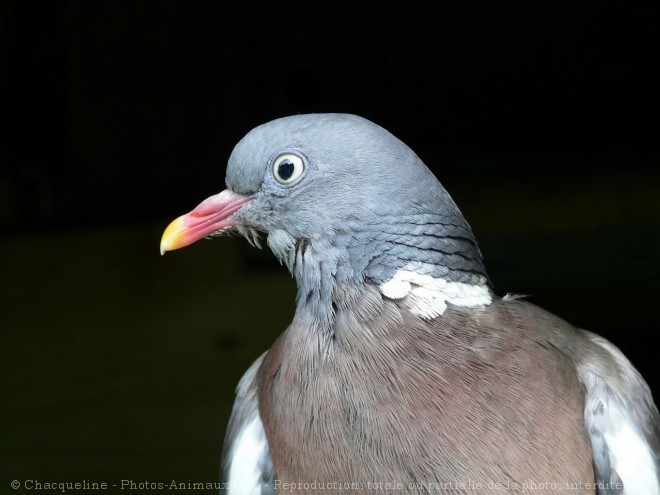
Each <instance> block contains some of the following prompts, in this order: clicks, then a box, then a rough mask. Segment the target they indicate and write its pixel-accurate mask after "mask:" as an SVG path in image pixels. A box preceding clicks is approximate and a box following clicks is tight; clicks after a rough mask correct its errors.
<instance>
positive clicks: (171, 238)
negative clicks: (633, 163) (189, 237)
mask: <svg viewBox="0 0 660 495" xmlns="http://www.w3.org/2000/svg"><path fill="white" fill-rule="evenodd" d="M185 216H186V215H182V216H180V217H179V218H177V219H176V220H174V221H173V222H172V223H170V224H169V225H168V226H167V228H166V229H165V232H163V237H161V239H160V254H161V256H162V255H163V254H165V253H166V252H167V251H174V250H175V249H179V248H181V247H183V246H185V245H186V242H185V238H184V231H185V228H184V225H183V221H184V219H185Z"/></svg>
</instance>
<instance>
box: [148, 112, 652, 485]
mask: <svg viewBox="0 0 660 495" xmlns="http://www.w3.org/2000/svg"><path fill="white" fill-rule="evenodd" d="M228 233H237V234H240V235H242V236H244V237H245V238H246V239H247V240H248V241H249V242H250V243H252V244H255V245H257V246H259V245H260V244H259V243H260V240H261V239H262V238H263V236H265V237H266V243H267V245H268V247H269V248H270V249H271V251H272V252H273V253H274V255H275V256H276V257H277V258H278V259H279V261H280V262H281V263H282V264H283V265H285V266H286V267H287V268H288V269H289V271H290V272H291V274H292V276H293V277H294V278H295V281H296V284H297V289H298V293H297V298H296V309H295V314H294V316H293V321H292V322H291V324H290V326H289V327H288V328H287V329H286V330H285V331H284V332H283V333H282V334H281V335H280V336H279V338H278V339H277V340H276V341H275V343H274V344H273V345H272V347H271V348H270V349H269V350H268V351H267V352H266V353H264V354H263V355H262V356H261V357H259V358H258V359H257V360H256V361H255V362H254V364H252V366H251V367H250V368H249V369H248V370H247V372H246V373H245V375H244V376H243V378H242V379H241V380H240V382H239V384H238V387H237V391H236V399H235V403H234V406H233V410H232V415H231V419H230V422H229V425H228V429H227V434H226V438H225V444H224V449H223V459H222V474H223V480H224V483H225V486H226V488H227V492H228V493H230V494H232V495H234V494H241V495H242V494H269V493H274V492H276V491H296V492H300V493H312V492H317V491H319V490H321V491H331V492H336V491H343V490H350V491H351V493H367V492H369V493H373V492H375V493H386V492H392V493H394V492H396V493H475V491H476V492H478V493H481V492H483V493H539V494H540V493H543V494H549V493H552V494H554V493H571V494H576V493H591V494H593V493H598V494H625V495H632V494H635V495H658V494H660V487H659V485H660V482H659V478H660V416H659V415H658V409H657V407H656V405H655V404H654V402H653V399H652V395H651V392H650V390H649V387H648V385H647V384H646V383H645V381H644V379H643V378H642V377H641V375H640V374H639V373H638V371H637V370H636V369H635V368H634V367H633V366H632V364H631V363H630V362H629V361H628V359H627V358H626V357H625V356H624V355H623V354H622V353H621V351H620V350H619V349H618V348H617V347H615V346H614V345H613V344H612V343H610V342H608V341H607V340H605V339H604V338H602V337H600V336H598V335H596V334H593V333H590V332H588V331H585V330H581V329H578V328H575V327H574V326H572V325H571V324H569V323H567V322H566V321H564V320H562V319H561V318H559V317H557V316H555V315H553V314H551V313H549V312H547V311H545V310H543V309H541V308H539V307H537V306H535V305H533V304H531V303H529V302H527V301H526V300H524V299H522V298H521V297H517V296H512V295H506V296H504V297H499V296H497V295H496V294H495V293H494V291H493V287H492V284H491V282H490V279H489V277H488V274H487V272H486V268H485V266H484V262H483V258H482V255H481V252H480V250H479V248H478V245H477V242H476V241H475V238H474V236H473V233H472V230H471V228H470V226H469V225H468V223H467V221H466V220H465V218H464V217H463V215H462V214H461V212H460V211H459V209H458V207H457V206H456V204H455V203H454V201H453V200H452V198H451V197H450V196H449V194H448V193H447V191H446V190H445V189H444V188H443V186H442V185H441V184H440V182H439V181H438V180H437V178H436V177H435V176H434V175H433V174H432V172H431V171H430V170H429V169H428V168H427V167H426V166H425V165H424V163H423V162H422V161H421V160H420V158H419V157H418V156H417V155H416V154H415V153H414V152H413V151H412V150H411V149H410V148H409V147H408V146H406V145H405V144H404V143H403V142H402V141H400V140H399V139H397V138H396V137H394V136H393V135H392V134H390V133H389V132H388V131H386V130H385V129H383V128H382V127H380V126H378V125H376V124H374V123H372V122H370V121H368V120H366V119H364V118H361V117H358V116H355V115H348V114H309V115H295V116H290V117H285V118H280V119H277V120H274V121H272V122H269V123H266V124H263V125H260V126H259V127H256V128H255V129H253V130H252V131H250V132H249V133H248V134H247V135H246V136H245V137H244V138H243V139H242V140H241V141H240V142H239V143H238V144H237V145H236V147H235V148H234V150H233V152H232V153H231V156H230V157H229V161H228V164H227V175H226V189H225V190H224V191H222V192H220V193H219V194H216V195H214V196H211V197H210V198H208V199H206V200H204V201H203V202H202V203H200V204H199V206H197V207H196V208H195V209H194V210H192V211H191V212H190V213H188V214H186V215H183V216H181V217H179V218H177V219H176V220H174V221H173V222H172V223H171V224H170V225H169V226H168V227H167V229H166V230H165V232H164V234H163V237H162V241H161V245H160V249H161V254H162V253H164V252H166V251H171V250H174V249H178V248H181V247H183V246H187V245H189V244H192V243H194V242H195V241H197V240H199V239H202V238H205V237H215V236H218V235H221V234H228ZM479 490H481V491H479Z"/></svg>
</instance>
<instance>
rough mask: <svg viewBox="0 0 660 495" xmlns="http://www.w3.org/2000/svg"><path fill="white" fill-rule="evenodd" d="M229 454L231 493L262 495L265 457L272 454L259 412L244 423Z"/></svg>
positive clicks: (228, 480)
mask: <svg viewBox="0 0 660 495" xmlns="http://www.w3.org/2000/svg"><path fill="white" fill-rule="evenodd" d="M229 455H230V458H231V463H230V465H229V478H228V479H227V483H228V486H229V491H228V493H229V495H261V493H262V491H261V490H262V477H263V464H264V458H265V457H266V456H268V455H270V454H269V451H268V443H267V441H266V433H265V432H264V427H263V424H262V423H261V419H260V418H259V414H258V413H255V414H254V416H253V417H252V418H251V419H250V420H249V421H247V422H246V423H245V425H243V428H242V429H241V431H240V432H239V433H238V435H237V437H236V441H235V442H234V444H233V445H232V450H231V452H230V453H229Z"/></svg>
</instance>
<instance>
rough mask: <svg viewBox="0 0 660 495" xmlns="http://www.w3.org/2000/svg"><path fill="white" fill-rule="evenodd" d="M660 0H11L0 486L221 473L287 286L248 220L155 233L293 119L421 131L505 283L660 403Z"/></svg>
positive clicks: (285, 310)
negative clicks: (242, 145) (331, 115)
mask: <svg viewBox="0 0 660 495" xmlns="http://www.w3.org/2000/svg"><path fill="white" fill-rule="evenodd" d="M652 4H653V2H647V3H633V4H631V3H625V4H623V3H620V4H619V5H618V6H605V5H603V4H602V3H596V2H573V1H571V2H562V1H553V2H505V3H500V2H498V3H494V2H489V3H486V2H470V1H456V2H354V1H352V2H344V1H335V2H327V3H319V2H302V1H289V2H264V1H254V0H253V1H249V2H221V1H213V2H174V1H162V2H74V1H69V2H43V3H36V2H29V1H19V0H15V1H9V2H2V3H0V106H1V109H0V119H1V120H0V122H1V123H2V124H3V130H2V133H1V134H0V140H1V141H0V254H1V256H0V269H1V274H2V280H1V281H0V307H1V308H2V311H1V314H0V329H1V331H2V336H3V346H2V347H3V354H4V356H3V359H2V364H0V367H1V369H2V375H1V381H0V384H1V386H2V389H1V393H2V408H1V409H2V411H1V412H0V424H1V425H2V431H1V433H0V438H2V458H0V474H2V477H1V479H0V483H2V484H3V485H0V486H1V487H4V486H6V485H5V484H6V483H9V481H10V480H13V479H16V480H19V481H21V483H23V482H24V481H25V480H26V479H34V480H40V481H42V482H43V481H81V480H83V479H88V480H91V481H96V482H102V481H105V482H107V483H109V484H110V485H111V486H112V485H113V484H116V485H117V486H118V487H119V485H120V483H121V480H133V481H134V482H136V483H137V482H149V483H158V482H163V481H164V482H166V483H169V482H170V481H172V480H175V481H177V482H186V481H188V480H190V481H204V482H205V481H215V480H216V479H217V475H218V462H219V456H220V450H221V443H222V438H223V432H224V427H225V424H226V421H227V417H228V414H229V411H230V407H231V401H232V396H233V388H234V386H235V384H236V382H237V381H238V379H239V377H240V375H241V374H242V373H243V371H244V370H245V369H246V368H247V366H248V365H249V363H250V362H251V361H252V360H253V359H255V358H256V357H257V356H258V355H259V354H260V353H261V352H263V351H264V350H265V349H267V348H268V347H269V345H270V343H271V342H272V341H273V339H274V338H275V336H276V335H277V334H278V333H279V332H280V331H281V330H282V329H284V328H285V326H286V324H287V322H288V321H289V320H290V318H291V314H292V311H293V298H294V294H295V287H294V285H293V282H292V281H291V280H290V278H289V277H288V274H287V273H286V272H285V270H284V269H282V268H279V267H277V266H276V264H275V263H273V262H272V260H271V258H270V256H269V253H260V252H257V251H255V250H253V249H252V248H249V247H248V246H247V244H246V243H245V242H242V241H241V240H239V239H222V240H217V241H214V242H203V243H199V244H197V245H195V246H193V247H190V248H188V249H186V250H184V251H181V252H176V253H172V254H169V255H168V256H166V257H164V258H161V257H159V255H158V242H159V238H160V233H161V232H162V230H163V228H164V227H165V226H166V225H167V223H168V222H169V220H171V219H173V218H174V217H175V216H177V215H179V214H181V213H184V212H186V211H188V210H190V209H191V208H192V207H194V206H195V205H196V204H197V203H198V202H199V201H201V200H202V199H204V198H205V197H207V196H209V195H210V194H213V193H216V192H218V191H219V190H220V189H222V187H223V182H224V180H223V178H224V166H225V163H226V159H227V157H228V156H229V153H230V152H231V149H232V147H233V145H234V144H235V143H236V142H237V141H238V140H239V139H240V138H241V137H242V135H244V134H245V133H246V132H247V131H248V130H250V129H251V128H252V127H254V126H255V125H257V124H260V123H263V122H266V121H268V120H271V119H273V118H276V117H280V116H284V115H290V114H295V113H307V112H326V111H332V112H350V113H356V114H360V115H362V116H364V117H367V118H369V119H371V120H373V121H375V122H376V123H378V124H380V125H382V126H383V127H385V128H387V129H388V130H390V131H391V132H392V133H394V134H395V135H397V136H398V137H400V138H401V139H403V140H404V141H405V142H406V143H407V144H409V145H410V146H411V147H412V148H413V149H414V150H415V151H416V152H417V153H418V154H419V155H420V156H421V157H422V159H423V160H424V161H425V162H426V163H427V165H429V167H431V168H432V169H433V170H434V171H435V172H436V173H437V175H438V177H439V178H440V180H441V181H442V182H443V184H444V185H445V186H446V188H447V189H448V190H449V191H450V193H451V194H452V195H453V196H454V198H455V200H456V202H457V203H458V205H459V206H460V207H461V209H462V210H463V212H464V213H465V215H466V217H467V218H468V220H469V221H470V223H471V224H472V226H473V228H474V230H475V233H476V236H477V238H478V239H479V240H480V243H481V247H482V251H483V253H484V255H485V258H486V264H487V266H488V267H489V270H490V275H491V277H492V279H493V281H494V283H495V286H496V290H497V292H498V293H500V294H504V293H506V292H508V291H513V292H518V293H524V294H530V295H532V297H531V301H532V302H534V303H536V304H539V305H541V306H544V307H546V308H547V309H549V310H551V311H553V312H556V313H557V314H559V315H561V316H563V317H565V318H566V319H568V320H569V321H571V322H573V323H575V324H577V325H580V326H583V327H586V328H589V329H590V330H593V331H595V332H597V333H600V334H602V335H604V336H606V337H607V338H609V339H610V340H612V341H613V342H614V343H615V344H616V345H618V346H619V347H621V348H622V350H623V351H624V352H625V353H626V354H627V355H628V356H629V357H630V359H631V360H632V362H633V363H634V364H635V365H636V366H637V367H638V368H639V369H640V371H641V372H642V374H643V375H644V376H645V377H646V378H647V380H648V381H649V383H650V384H651V386H652V387H653V389H654V390H655V391H656V392H655V394H656V397H657V396H658V390H659V389H660V379H659V378H658V372H657V364H656V359H657V345H656V344H655V341H654V340H653V339H655V337H656V332H657V331H658V329H659V328H658V324H657V307H658V296H657V293H658V292H657V273H658V268H660V255H659V251H660V250H659V249H658V245H659V242H660V172H659V170H658V162H659V158H660V156H659V155H660V153H659V151H658V143H659V140H658V138H659V137H660V112H659V110H660V104H659V96H658V94H659V91H658V87H660V80H659V78H658V75H657V73H656V68H657V67H656V66H657V53H658V51H657V48H658V39H657V38H658V36H657V17H656V16H655V12H653V11H652V10H651V8H650V7H651V5H652ZM2 489H4V488H2Z"/></svg>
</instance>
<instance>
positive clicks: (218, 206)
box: [160, 189, 252, 254]
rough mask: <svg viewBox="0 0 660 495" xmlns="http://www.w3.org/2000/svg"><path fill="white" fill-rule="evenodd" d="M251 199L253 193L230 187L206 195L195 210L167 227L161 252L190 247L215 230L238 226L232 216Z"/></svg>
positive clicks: (237, 222) (162, 240)
mask: <svg viewBox="0 0 660 495" xmlns="http://www.w3.org/2000/svg"><path fill="white" fill-rule="evenodd" d="M251 200H252V198H251V197H250V196H242V195H240V194H237V193H235V192H233V191H230V190H228V189H227V190H225V191H222V192H221V193H220V194H216V195H215V196H211V197H210V198H206V199H205V200H204V201H202V202H201V203H200V204H199V205H198V206H197V208H195V209H194V210H193V211H191V212H190V213H188V214H186V215H182V216H180V217H179V218H177V219H176V220H174V221H173V222H172V223H170V224H169V225H168V226H167V228H166V229H165V232H163V237H162V238H161V240H160V254H165V251H173V250H174V249H179V248H182V247H185V246H189V245H190V244H192V243H193V242H196V241H198V240H200V239H201V238H203V237H206V236H208V235H210V234H212V233H214V232H217V231H219V230H222V229H226V228H227V227H231V226H233V225H238V224H239V223H241V222H239V221H236V220H233V219H231V216H232V215H233V214H234V213H236V212H237V211H238V210H240V209H241V208H242V207H243V205H245V204H246V203H249V202H250V201H251Z"/></svg>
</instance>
